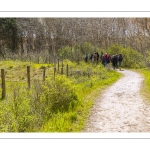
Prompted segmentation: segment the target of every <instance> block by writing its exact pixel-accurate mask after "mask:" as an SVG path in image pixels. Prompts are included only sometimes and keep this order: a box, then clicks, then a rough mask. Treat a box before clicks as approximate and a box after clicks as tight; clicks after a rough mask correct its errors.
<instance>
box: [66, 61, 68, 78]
mask: <svg viewBox="0 0 150 150" xmlns="http://www.w3.org/2000/svg"><path fill="white" fill-rule="evenodd" d="M66 72H67V77H68V64H67V66H66Z"/></svg>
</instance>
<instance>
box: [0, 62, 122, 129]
mask: <svg viewBox="0 0 150 150" xmlns="http://www.w3.org/2000/svg"><path fill="white" fill-rule="evenodd" d="M66 64H68V65H69V77H66V69H65V68H64V75H60V74H59V73H57V75H56V77H55V80H54V77H53V75H54V74H53V67H52V65H51V64H30V65H31V89H30V90H29V89H28V88H27V83H26V82H27V79H26V66H27V65H29V64H28V62H17V61H16V62H13V61H6V62H0V67H2V68H4V67H5V70H6V89H7V96H6V99H5V100H2V101H1V102H0V132H79V131H81V130H82V128H83V126H84V123H85V119H86V117H87V114H88V112H89V110H90V108H91V107H92V105H93V103H94V98H95V97H96V96H97V95H98V94H99V93H100V92H101V91H102V89H104V88H106V87H107V86H108V85H110V84H112V83H114V82H115V81H116V80H118V78H119V77H120V74H119V73H118V72H116V71H114V70H111V69H106V68H104V67H103V66H102V65H101V64H100V63H99V64H98V65H93V64H90V63H87V64H86V63H84V62H80V63H79V64H77V63H73V62H70V61H68V60H66V61H64V66H66ZM43 67H46V68H47V72H46V80H45V82H43V80H42V71H43V70H42V69H43Z"/></svg>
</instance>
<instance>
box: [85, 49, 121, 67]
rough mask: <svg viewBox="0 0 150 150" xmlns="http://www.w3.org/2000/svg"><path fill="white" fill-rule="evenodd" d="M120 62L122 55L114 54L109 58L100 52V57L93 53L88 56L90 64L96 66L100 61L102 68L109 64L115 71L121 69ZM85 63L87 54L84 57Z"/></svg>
mask: <svg viewBox="0 0 150 150" xmlns="http://www.w3.org/2000/svg"><path fill="white" fill-rule="evenodd" d="M122 60H123V56H122V54H116V55H112V56H111V55H109V54H107V53H105V54H103V52H102V53H101V55H99V54H98V52H95V53H94V54H91V55H90V61H91V62H93V63H96V64H97V63H98V62H99V61H101V63H102V64H103V65H104V67H105V66H106V65H107V64H109V63H110V62H111V63H112V66H113V68H114V69H117V68H118V67H120V68H121V64H122ZM85 62H88V54H86V55H85Z"/></svg>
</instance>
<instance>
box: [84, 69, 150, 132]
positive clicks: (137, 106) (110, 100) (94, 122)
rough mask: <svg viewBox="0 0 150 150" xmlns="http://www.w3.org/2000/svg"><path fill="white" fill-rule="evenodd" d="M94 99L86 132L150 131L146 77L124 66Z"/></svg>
mask: <svg viewBox="0 0 150 150" xmlns="http://www.w3.org/2000/svg"><path fill="white" fill-rule="evenodd" d="M121 72H122V73H123V74H124V77H122V78H121V79H120V80H118V81H117V82H116V83H115V84H113V85H112V86H110V87H109V88H107V89H106V90H105V91H104V92H103V93H102V94H101V95H100V96H99V97H98V98H97V99H96V101H95V104H94V106H93V107H92V109H91V111H90V114H89V119H88V120H87V124H86V126H85V128H84V129H83V132H108V133H110V132H150V105H148V104H146V103H145V102H144V101H143V99H142V97H141V95H140V92H139V91H140V88H142V82H143V80H144V79H143V78H142V77H141V76H140V75H139V74H138V73H136V72H133V71H129V70H124V71H121Z"/></svg>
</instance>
